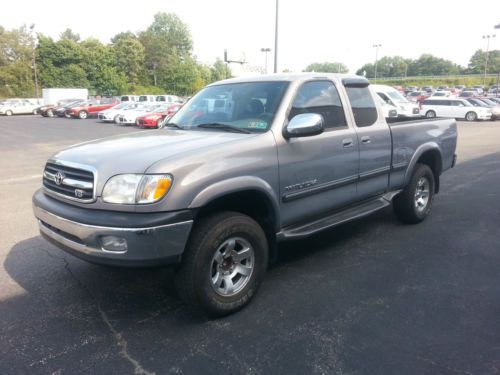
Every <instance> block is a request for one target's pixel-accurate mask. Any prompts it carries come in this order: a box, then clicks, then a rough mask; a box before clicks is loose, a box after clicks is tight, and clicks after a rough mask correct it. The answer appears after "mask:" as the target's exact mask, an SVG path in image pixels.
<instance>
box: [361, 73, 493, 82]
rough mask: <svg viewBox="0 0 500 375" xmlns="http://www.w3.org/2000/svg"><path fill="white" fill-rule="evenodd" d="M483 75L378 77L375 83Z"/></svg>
mask: <svg viewBox="0 0 500 375" xmlns="http://www.w3.org/2000/svg"><path fill="white" fill-rule="evenodd" d="M483 77H484V74H456V75H445V76H407V77H378V76H377V81H397V80H400V81H404V80H412V79H420V80H422V79H457V78H458V79H460V78H483ZM497 77H498V73H494V74H491V73H490V74H486V78H497ZM367 79H369V80H374V77H367Z"/></svg>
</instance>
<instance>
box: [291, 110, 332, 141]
mask: <svg viewBox="0 0 500 375" xmlns="http://www.w3.org/2000/svg"><path fill="white" fill-rule="evenodd" d="M324 130H325V125H324V120H323V116H321V115H318V114H317V113H302V114H300V115H297V116H295V117H293V118H292V119H291V120H290V122H289V123H288V125H287V126H286V127H285V129H284V132H283V136H284V137H285V138H294V137H310V136H313V135H318V134H321V133H323V131H324Z"/></svg>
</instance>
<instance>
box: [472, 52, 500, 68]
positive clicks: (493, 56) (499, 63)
mask: <svg viewBox="0 0 500 375" xmlns="http://www.w3.org/2000/svg"><path fill="white" fill-rule="evenodd" d="M485 62H486V52H485V51H483V50H477V51H476V52H475V53H474V54H473V55H472V56H471V58H470V61H469V65H468V66H467V70H466V72H467V73H469V74H480V73H484V67H485ZM499 72H500V50H493V51H490V52H489V53H488V73H495V74H498V73H499Z"/></svg>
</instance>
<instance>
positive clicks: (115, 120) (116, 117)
mask: <svg viewBox="0 0 500 375" xmlns="http://www.w3.org/2000/svg"><path fill="white" fill-rule="evenodd" d="M113 122H114V123H115V124H119V123H120V115H116V116H115V117H114V118H113Z"/></svg>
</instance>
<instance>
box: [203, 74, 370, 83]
mask: <svg viewBox="0 0 500 375" xmlns="http://www.w3.org/2000/svg"><path fill="white" fill-rule="evenodd" d="M321 78H330V79H332V78H335V79H339V80H342V79H346V78H347V79H355V80H366V79H365V78H364V77H361V76H357V75H354V74H338V73H320V72H318V73H293V74H291V73H290V74H263V75H256V76H251V77H237V78H230V79H225V80H223V81H218V82H214V83H212V85H224V84H229V83H245V82H270V81H288V82H293V81H304V80H308V79H321Z"/></svg>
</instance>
